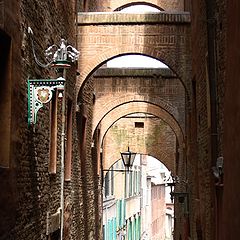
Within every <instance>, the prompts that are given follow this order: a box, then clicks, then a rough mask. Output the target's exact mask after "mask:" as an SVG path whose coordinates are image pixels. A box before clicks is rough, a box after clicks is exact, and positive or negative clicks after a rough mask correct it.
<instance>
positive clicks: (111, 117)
mask: <svg viewBox="0 0 240 240" xmlns="http://www.w3.org/2000/svg"><path fill="white" fill-rule="evenodd" d="M131 113H148V114H152V115H154V116H156V117H158V118H160V119H162V120H163V121H164V122H166V123H167V124H168V125H169V126H170V128H171V129H172V130H173V132H174V133H175V135H176V137H177V139H178V142H179V145H181V144H182V143H183V140H184V136H183V132H182V130H181V128H180V126H179V124H178V122H177V121H176V120H175V119H174V118H173V116H172V115H170V114H169V113H168V112H167V111H166V110H165V109H162V108H161V107H159V106H156V105H154V104H152V103H147V102H129V103H125V104H122V105H120V106H118V107H116V108H114V109H113V110H112V111H110V112H109V113H108V114H107V115H106V116H105V117H104V118H103V119H102V120H101V122H100V123H99V127H100V129H101V137H100V140H99V142H100V143H102V141H103V138H104V135H105V134H106V133H107V131H108V129H109V128H110V127H111V126H112V125H113V123H114V122H116V121H117V120H118V119H120V118H121V117H123V116H126V115H129V114H131Z"/></svg>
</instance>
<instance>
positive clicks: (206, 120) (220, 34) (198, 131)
mask: <svg viewBox="0 0 240 240" xmlns="http://www.w3.org/2000/svg"><path fill="white" fill-rule="evenodd" d="M213 2H216V6H215V7H213V6H208V5H210V2H208V3H207V5H205V3H204V2H203V1H192V23H193V25H192V36H193V37H192V52H193V82H192V88H193V105H192V112H191V116H190V119H191V120H190V126H191V130H190V131H189V136H190V138H189V140H190V141H189V166H188V167H189V178H192V179H193V181H192V184H190V185H189V187H190V189H192V190H191V194H192V198H193V199H195V200H193V201H192V202H191V203H190V206H191V207H192V209H191V211H192V214H191V218H192V219H191V223H190V224H191V228H192V235H193V237H194V238H196V237H198V238H199V239H201V238H203V239H215V237H216V238H218V237H219V235H218V234H219V233H218V224H217V221H218V217H219V216H217V212H218V211H221V210H219V209H218V208H220V209H221V206H220V205H219V206H217V205H216V202H217V201H219V200H218V196H217V191H218V190H217V188H215V180H214V178H213V174H212V170H211V168H212V166H214V165H215V164H216V159H217V157H219V156H221V155H222V134H223V96H224V82H225V56H226V55H225V38H226V37H225V31H226V24H225V19H226V16H225V4H226V3H225V1H213ZM207 9H211V10H213V14H214V16H213V17H210V18H211V19H208V20H207V15H206V11H207ZM207 24H209V25H210V29H211V30H210V32H209V31H208V25H207ZM211 31H212V32H213V37H212V39H210V41H209V42H208V37H210V38H211V34H212V33H211ZM209 43H210V44H214V46H210V45H209ZM212 53H213V54H212ZM213 55H214V57H212V56H213ZM212 59H213V61H212ZM214 62H215V63H214ZM214 81H215V82H216V84H215V86H213V84H214ZM212 90H216V96H214V95H213V93H212ZM214 106H216V114H214ZM214 120H215V123H214ZM214 125H216V129H214Z"/></svg>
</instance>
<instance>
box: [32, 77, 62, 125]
mask: <svg viewBox="0 0 240 240" xmlns="http://www.w3.org/2000/svg"><path fill="white" fill-rule="evenodd" d="M64 85H65V79H64V78H62V77H59V78H57V79H29V80H28V125H29V126H30V125H32V124H35V123H36V121H37V113H38V111H39V109H40V108H42V107H43V105H44V104H46V103H48V102H50V101H51V100H52V95H53V91H55V90H58V91H62V92H63V91H64Z"/></svg>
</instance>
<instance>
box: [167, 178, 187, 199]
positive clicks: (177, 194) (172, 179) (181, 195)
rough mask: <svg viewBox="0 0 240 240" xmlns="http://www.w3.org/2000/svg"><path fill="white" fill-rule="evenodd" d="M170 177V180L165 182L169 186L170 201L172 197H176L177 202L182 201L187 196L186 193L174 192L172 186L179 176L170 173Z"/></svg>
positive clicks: (177, 181)
mask: <svg viewBox="0 0 240 240" xmlns="http://www.w3.org/2000/svg"><path fill="white" fill-rule="evenodd" d="M170 178H171V181H170V182H168V183H167V186H169V187H170V196H171V197H170V198H171V201H172V202H173V200H174V198H175V197H177V198H178V202H179V203H184V201H185V198H186V197H187V195H188V193H186V192H175V191H174V187H175V186H176V184H177V183H179V177H178V176H176V177H175V176H173V175H171V176H170Z"/></svg>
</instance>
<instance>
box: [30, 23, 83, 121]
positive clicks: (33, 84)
mask: <svg viewBox="0 0 240 240" xmlns="http://www.w3.org/2000/svg"><path fill="white" fill-rule="evenodd" d="M28 33H29V36H30V38H31V43H32V51H33V56H34V60H35V62H36V63H37V64H38V65H39V66H40V67H43V68H47V67H51V68H56V69H58V70H60V71H61V72H63V70H64V69H66V68H69V67H70V66H71V62H75V61H77V59H78V56H79V52H78V51H77V50H76V49H75V48H74V47H72V46H71V45H67V41H66V40H65V39H61V41H60V44H59V45H56V44H53V45H52V46H50V47H48V48H47V49H46V50H45V53H44V55H45V59H46V62H47V63H46V64H45V63H41V62H40V61H39V60H38V58H37V56H36V53H35V49H34V44H33V38H32V36H33V31H32V29H31V28H30V27H29V28H28ZM63 77H64V76H61V77H59V78H57V79H28V125H32V124H35V123H36V121H37V113H38V111H39V109H40V108H42V107H43V106H44V104H46V103H48V102H50V101H51V100H52V95H53V91H55V90H57V91H58V94H59V95H58V97H59V98H62V97H63V93H64V88H65V79H64V78H63Z"/></svg>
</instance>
